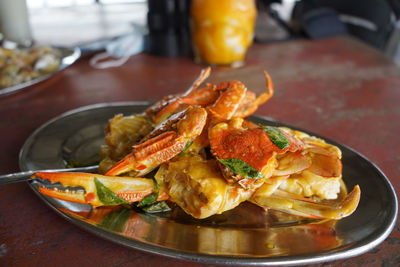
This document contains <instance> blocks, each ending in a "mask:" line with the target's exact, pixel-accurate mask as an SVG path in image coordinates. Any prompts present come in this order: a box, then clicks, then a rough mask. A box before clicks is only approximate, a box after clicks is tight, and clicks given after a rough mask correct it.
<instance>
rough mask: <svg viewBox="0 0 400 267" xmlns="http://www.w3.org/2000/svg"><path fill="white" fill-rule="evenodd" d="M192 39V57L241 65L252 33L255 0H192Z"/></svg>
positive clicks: (216, 62)
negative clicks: (193, 55)
mask: <svg viewBox="0 0 400 267" xmlns="http://www.w3.org/2000/svg"><path fill="white" fill-rule="evenodd" d="M190 14H191V28H192V41H193V47H194V53H195V61H196V62H198V63H202V64H208V65H224V66H233V67H236V66H240V65H242V64H243V63H244V59H245V56H246V52H247V49H248V47H249V46H250V45H251V43H252V41H253V36H254V23H255V19H256V15H257V10H256V6H255V2H254V0H193V2H192V5H191V10H190Z"/></svg>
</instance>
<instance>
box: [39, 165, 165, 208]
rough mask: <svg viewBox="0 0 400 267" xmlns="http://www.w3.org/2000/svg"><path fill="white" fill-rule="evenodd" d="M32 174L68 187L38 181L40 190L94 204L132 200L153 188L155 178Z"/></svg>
mask: <svg viewBox="0 0 400 267" xmlns="http://www.w3.org/2000/svg"><path fill="white" fill-rule="evenodd" d="M32 178H33V179H42V180H48V181H50V182H51V183H52V184H55V183H60V184H61V186H62V187H64V188H65V189H64V188H63V189H58V188H57V187H55V186H54V185H53V186H49V185H44V184H39V192H40V193H42V194H44V195H47V196H50V197H53V198H57V199H61V200H66V201H71V202H76V203H83V204H91V205H92V206H94V207H97V206H114V205H120V204H128V203H133V202H136V201H140V200H142V199H143V198H144V197H145V196H147V195H149V194H151V193H152V192H153V191H154V182H153V180H152V179H148V178H132V177H110V176H104V175H100V174H93V173H77V172H64V173H60V172H37V173H35V174H34V175H33V176H32ZM167 198H168V195H166V194H165V193H161V194H159V195H158V200H165V199H167Z"/></svg>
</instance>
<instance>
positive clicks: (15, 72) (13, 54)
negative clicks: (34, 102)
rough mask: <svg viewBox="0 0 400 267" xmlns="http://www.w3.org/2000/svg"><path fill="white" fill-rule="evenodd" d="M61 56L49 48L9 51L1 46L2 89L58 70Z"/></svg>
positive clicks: (0, 69) (0, 80)
mask: <svg viewBox="0 0 400 267" xmlns="http://www.w3.org/2000/svg"><path fill="white" fill-rule="evenodd" d="M60 62H61V55H60V53H59V52H58V51H57V49H55V48H52V47H49V46H41V47H35V48H32V49H18V48H14V49H8V48H4V47H2V46H0V88H5V87H10V86H13V85H17V84H20V83H24V82H28V81H30V80H33V79H36V78H38V77H40V76H42V75H46V74H50V73H53V72H55V71H57V70H58V67H59V66H60Z"/></svg>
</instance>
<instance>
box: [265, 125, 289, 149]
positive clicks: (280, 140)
mask: <svg viewBox="0 0 400 267" xmlns="http://www.w3.org/2000/svg"><path fill="white" fill-rule="evenodd" d="M261 128H263V129H264V131H265V132H266V133H267V134H268V136H269V139H270V140H271V142H272V143H274V144H275V145H276V146H277V147H278V148H279V149H284V148H285V147H287V146H288V145H289V141H288V140H287V139H286V137H285V135H284V134H283V133H282V131H281V130H279V128H277V127H273V126H264V125H262V126H261Z"/></svg>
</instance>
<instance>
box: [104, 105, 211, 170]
mask: <svg viewBox="0 0 400 267" xmlns="http://www.w3.org/2000/svg"><path fill="white" fill-rule="evenodd" d="M206 121H207V112H206V110H205V109H204V108H201V107H198V106H190V107H188V108H187V109H186V110H184V111H182V112H179V113H177V114H174V115H173V116H171V117H170V119H168V120H167V121H165V122H163V123H162V124H160V125H159V126H158V127H156V128H155V129H154V130H153V131H152V132H151V133H150V134H149V136H148V137H145V138H144V140H146V141H144V142H143V143H141V144H139V145H136V146H134V149H133V151H132V153H131V154H129V155H128V156H126V157H125V158H124V159H122V160H121V161H119V162H118V163H117V164H116V165H114V166H113V167H112V168H111V169H110V170H108V171H107V172H106V174H105V175H109V176H115V175H120V174H122V173H126V172H130V171H133V172H134V175H135V176H142V175H145V174H146V173H149V172H150V171H152V170H153V169H154V168H156V167H157V166H159V165H160V164H161V163H163V162H165V161H168V160H170V159H171V158H173V157H175V156H176V155H178V154H179V153H180V152H182V151H183V150H184V148H185V147H186V146H187V144H189V143H190V142H191V141H193V140H194V139H195V138H196V137H197V136H199V135H200V134H201V132H202V131H203V128H204V126H205V124H206ZM167 129H171V130H169V131H166V130H167Z"/></svg>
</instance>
